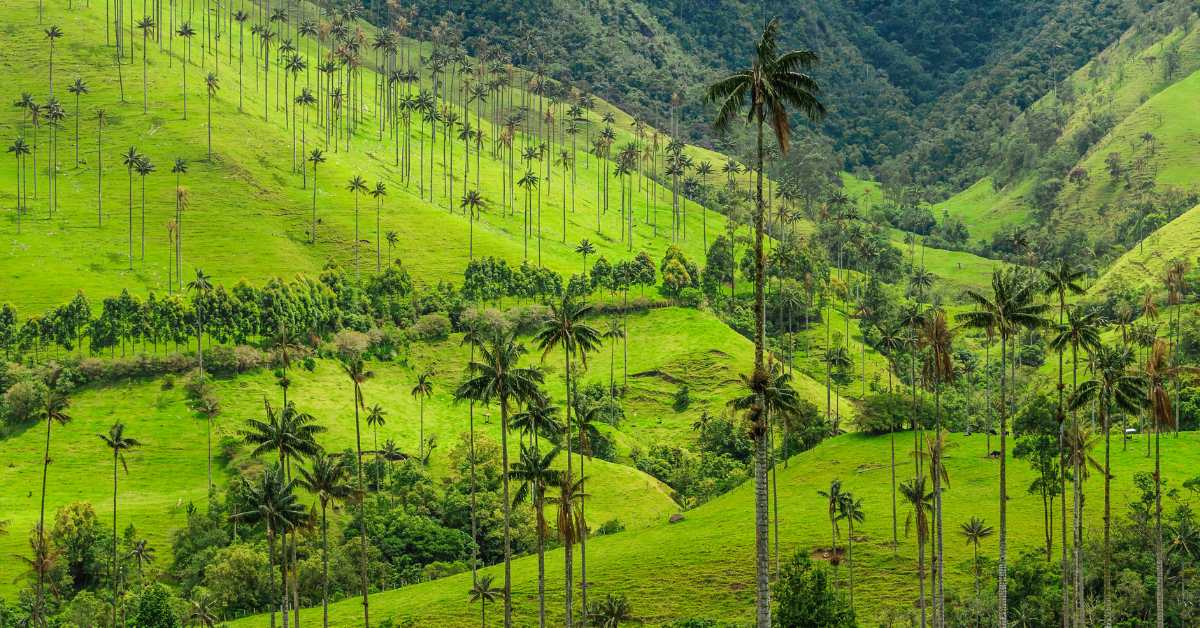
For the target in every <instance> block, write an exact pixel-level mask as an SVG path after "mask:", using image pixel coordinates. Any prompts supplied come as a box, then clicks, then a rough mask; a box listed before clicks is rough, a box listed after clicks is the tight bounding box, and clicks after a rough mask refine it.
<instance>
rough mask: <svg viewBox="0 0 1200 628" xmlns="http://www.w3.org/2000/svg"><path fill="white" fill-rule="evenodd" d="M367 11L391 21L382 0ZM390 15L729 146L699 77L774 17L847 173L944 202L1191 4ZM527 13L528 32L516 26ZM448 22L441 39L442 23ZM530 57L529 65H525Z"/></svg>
mask: <svg viewBox="0 0 1200 628" xmlns="http://www.w3.org/2000/svg"><path fill="white" fill-rule="evenodd" d="M376 8H377V11H376V15H377V21H379V22H382V21H384V20H386V19H388V18H387V16H386V15H385V9H384V7H383V5H382V1H381V2H379V4H378V6H377V7H376ZM392 8H393V13H392V18H393V19H404V20H406V22H407V23H408V24H409V27H410V28H412V29H415V30H416V31H428V29H429V28H430V27H434V26H439V25H440V26H441V30H442V31H443V35H442V36H451V37H456V36H461V37H463V38H464V39H465V40H470V41H474V39H472V38H478V37H480V36H486V37H487V38H488V40H489V41H490V42H492V43H493V44H497V43H498V44H500V45H502V46H503V47H504V48H505V49H506V50H509V51H526V52H524V53H523V54H522V55H520V57H519V58H517V59H515V60H516V61H518V62H519V63H523V62H526V61H527V60H535V59H539V58H540V57H539V56H540V55H543V54H545V55H548V56H546V57H545V66H546V67H547V69H548V70H549V71H550V73H551V75H552V76H554V77H555V78H564V79H568V80H571V81H573V82H574V83H575V85H576V86H578V87H580V88H582V89H584V90H588V89H590V90H594V91H595V92H596V93H597V94H598V95H601V96H603V97H604V98H605V99H607V100H609V101H610V102H614V103H616V104H618V105H619V106H620V107H622V108H623V109H625V110H626V111H628V112H630V113H633V114H635V115H638V116H641V117H642V118H644V119H646V120H648V121H651V122H653V120H655V119H659V120H670V119H671V116H672V114H673V111H672V107H671V99H672V96H673V95H678V98H679V101H678V102H679V106H678V108H677V110H676V111H675V112H674V113H675V115H677V116H678V117H679V124H678V134H679V135H682V136H683V137H684V138H685V139H687V140H689V141H693V142H698V143H701V144H702V145H703V144H705V143H709V144H710V145H711V146H712V147H714V148H719V149H722V150H725V151H726V152H729V153H731V154H733V155H735V156H739V155H740V152H739V151H738V149H737V147H736V145H729V144H724V143H722V142H720V141H718V139H717V138H714V137H712V134H711V130H710V128H709V122H710V118H711V112H710V113H707V114H706V113H705V111H704V107H703V106H702V96H703V86H704V85H705V84H706V80H707V79H711V78H713V77H715V76H717V75H719V74H720V73H721V72H726V71H728V70H730V69H736V68H739V67H741V66H742V65H744V64H745V62H746V61H747V58H746V55H747V50H748V47H747V46H746V42H747V41H749V38H750V37H751V33H752V32H753V31H754V29H755V28H756V27H758V26H760V23H761V21H762V19H763V16H764V14H769V15H770V16H778V17H780V18H781V19H782V20H783V22H784V24H785V25H786V28H785V35H786V40H785V42H784V45H785V46H793V45H794V46H803V47H807V48H811V49H813V50H816V51H818V52H819V53H820V54H821V57H822V62H821V64H820V66H819V67H818V68H817V69H816V76H817V77H818V78H819V79H820V80H821V81H822V83H823V84H824V85H827V86H834V85H836V89H829V90H827V91H828V94H827V96H826V98H827V104H828V105H829V108H830V115H829V118H828V119H827V120H826V121H825V122H824V123H822V124H820V125H818V126H816V127H815V128H814V129H813V132H814V133H815V134H816V135H817V136H818V137H820V138H822V139H823V140H825V141H826V142H828V143H829V144H830V147H831V148H832V149H833V150H836V151H837V152H838V154H839V157H840V158H841V161H842V162H843V166H844V168H845V169H846V170H851V171H852V170H854V169H855V168H865V169H871V168H892V169H896V170H903V171H905V172H906V174H907V175H908V177H910V178H911V180H912V181H913V182H914V183H916V184H918V185H921V186H923V187H925V188H926V191H925V193H926V194H927V195H928V196H929V197H930V199H931V200H941V199H943V198H945V197H947V196H948V195H949V194H950V193H951V192H953V191H957V190H960V189H962V188H964V187H966V186H967V185H969V184H971V183H973V182H974V181H976V180H978V179H979V178H981V177H982V176H984V175H985V174H986V173H987V172H988V170H989V166H992V165H994V163H993V162H994V161H995V159H994V157H993V155H994V152H995V150H994V148H995V146H996V145H997V143H998V141H999V139H1000V137H1001V136H1002V135H1003V134H1004V132H1005V131H1006V129H1007V128H1008V127H1009V125H1010V124H1011V123H1012V122H1013V120H1014V119H1015V118H1016V117H1017V116H1018V115H1019V114H1020V113H1021V112H1022V111H1024V110H1025V109H1026V108H1028V107H1029V106H1031V105H1032V104H1033V103H1034V102H1036V101H1037V99H1038V98H1040V97H1041V96H1043V95H1044V94H1045V93H1046V92H1047V91H1052V90H1053V86H1054V84H1055V83H1056V81H1061V80H1062V78H1063V77H1064V76H1067V75H1069V74H1070V73H1071V72H1072V71H1074V70H1076V69H1078V68H1080V67H1082V66H1083V65H1084V64H1085V63H1087V62H1088V60H1089V59H1091V58H1092V57H1093V56H1094V55H1095V54H1097V53H1098V52H1099V51H1101V50H1103V49H1104V48H1105V47H1106V46H1108V45H1109V44H1111V43H1112V42H1114V41H1116V40H1117V39H1118V38H1119V37H1120V36H1121V34H1122V33H1123V32H1125V31H1126V30H1127V29H1129V28H1130V27H1133V26H1137V27H1138V28H1139V29H1142V30H1146V31H1149V32H1154V33H1166V32H1169V31H1170V30H1171V29H1173V28H1175V27H1177V26H1179V25H1180V23H1181V22H1186V20H1187V19H1189V18H1188V16H1189V15H1190V14H1191V3H1190V2H1163V3H1155V2H1150V1H1147V0H1137V1H1130V0H1100V1H1092V0H1007V1H1002V2H995V1H989V0H970V1H954V0H934V1H927V0H894V1H887V0H885V1H882V2H874V1H860V0H859V1H856V0H836V1H833V2H825V1H815V0H786V1H784V0H768V1H767V2H766V3H765V6H764V4H762V3H751V2H743V1H741V0H713V1H695V0H690V1H689V0H648V1H647V2H644V3H643V2H633V1H630V0H583V1H582V2H575V1H574V0H557V1H556V2H554V3H552V6H547V5H543V4H536V5H535V4H534V3H531V2H523V1H520V0H516V1H513V0H504V1H499V0H487V1H485V2H466V1H465V0H448V1H442V0H418V1H417V2H416V3H415V12H414V10H413V9H412V8H408V7H403V6H401V5H398V4H393V5H392ZM521 25H524V27H525V28H522V27H521ZM447 32H448V35H447ZM531 63H534V64H536V61H531Z"/></svg>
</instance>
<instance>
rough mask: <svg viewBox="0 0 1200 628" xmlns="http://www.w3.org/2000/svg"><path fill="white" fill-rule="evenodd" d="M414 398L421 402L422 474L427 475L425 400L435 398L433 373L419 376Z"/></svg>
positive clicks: (413, 390) (413, 392)
mask: <svg viewBox="0 0 1200 628" xmlns="http://www.w3.org/2000/svg"><path fill="white" fill-rule="evenodd" d="M412 396H413V397H415V398H417V399H419V400H420V402H421V429H420V439H421V443H420V452H421V454H420V455H421V473H425V400H426V399H429V398H430V397H432V396H433V373H430V372H425V373H421V374H420V375H418V376H417V383H416V385H414V386H413V389H412Z"/></svg>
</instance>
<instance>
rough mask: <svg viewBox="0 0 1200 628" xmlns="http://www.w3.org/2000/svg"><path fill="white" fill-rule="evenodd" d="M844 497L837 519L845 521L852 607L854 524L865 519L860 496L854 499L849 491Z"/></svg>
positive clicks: (851, 604) (852, 605) (851, 603)
mask: <svg viewBox="0 0 1200 628" xmlns="http://www.w3.org/2000/svg"><path fill="white" fill-rule="evenodd" d="M844 495H845V499H843V500H842V501H841V502H840V503H838V516H837V518H838V519H839V520H842V521H845V522H846V526H847V530H846V560H847V561H848V563H849V567H850V608H851V609H853V608H854V524H855V523H862V522H864V521H866V520H867V515H866V512H864V511H863V503H862V498H861V497H860V498H858V499H855V498H854V496H853V495H851V494H850V493H849V492H846V493H844Z"/></svg>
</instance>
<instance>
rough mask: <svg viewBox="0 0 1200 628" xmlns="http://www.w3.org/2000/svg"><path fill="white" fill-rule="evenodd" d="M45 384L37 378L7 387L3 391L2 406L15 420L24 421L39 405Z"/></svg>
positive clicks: (43, 394)
mask: <svg viewBox="0 0 1200 628" xmlns="http://www.w3.org/2000/svg"><path fill="white" fill-rule="evenodd" d="M46 392H47V390H46V385H45V384H43V383H42V382H41V381H39V380H33V379H26V380H22V381H19V382H17V383H16V384H13V385H12V386H10V387H9V389H8V392H6V393H4V407H5V409H6V410H7V412H8V415H9V417H11V418H12V419H13V420H15V421H25V420H27V419H29V418H30V417H32V416H33V415H34V413H35V412H37V410H38V408H40V407H41V402H42V399H44V398H45V396H46Z"/></svg>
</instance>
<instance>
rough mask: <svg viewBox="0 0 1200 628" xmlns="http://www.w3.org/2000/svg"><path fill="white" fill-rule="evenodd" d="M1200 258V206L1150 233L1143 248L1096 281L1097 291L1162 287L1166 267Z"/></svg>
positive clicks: (1120, 261) (1137, 249) (1136, 248)
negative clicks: (1147, 285)
mask: <svg viewBox="0 0 1200 628" xmlns="http://www.w3.org/2000/svg"><path fill="white" fill-rule="evenodd" d="M1197 255H1200V206H1197V207H1193V208H1192V209H1190V210H1189V211H1188V212H1187V213H1185V214H1184V215H1182V216H1180V217H1179V218H1176V219H1175V220H1172V221H1171V222H1170V223H1169V224H1167V225H1166V226H1165V227H1162V228H1161V229H1159V230H1158V231H1155V232H1154V233H1152V234H1150V237H1148V238H1146V241H1145V242H1143V243H1142V246H1138V247H1134V248H1132V249H1130V250H1129V251H1127V252H1126V253H1125V254H1124V255H1122V256H1121V257H1120V258H1119V259H1118V260H1117V261H1116V262H1113V264H1112V266H1110V267H1109V268H1108V271H1107V272H1105V273H1104V275H1103V276H1101V277H1100V280H1099V281H1097V282H1096V286H1095V288H1094V291H1095V292H1097V293H1101V294H1102V293H1104V292H1107V291H1109V290H1112V289H1119V290H1124V289H1127V288H1138V287H1141V286H1142V285H1144V284H1146V283H1154V284H1156V285H1158V284H1159V282H1160V278H1161V277H1162V275H1163V271H1164V269H1165V268H1166V266H1167V264H1168V263H1169V262H1170V261H1171V260H1173V259H1176V258H1182V259H1186V260H1188V261H1190V262H1193V263H1195V261H1196V258H1197Z"/></svg>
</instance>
